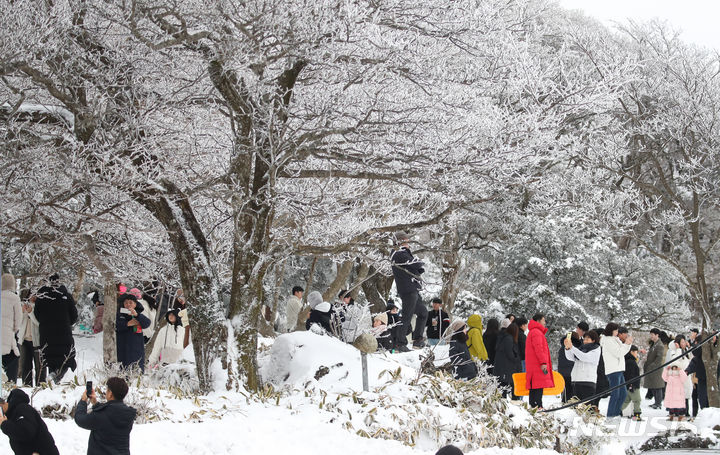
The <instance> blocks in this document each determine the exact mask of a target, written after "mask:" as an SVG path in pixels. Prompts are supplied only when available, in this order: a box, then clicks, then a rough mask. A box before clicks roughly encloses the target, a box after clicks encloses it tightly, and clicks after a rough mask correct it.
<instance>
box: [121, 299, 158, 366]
mask: <svg viewBox="0 0 720 455" xmlns="http://www.w3.org/2000/svg"><path fill="white" fill-rule="evenodd" d="M142 312H143V306H142V305H141V304H140V303H138V301H137V298H136V297H135V296H134V295H132V294H123V295H121V296H120V297H118V312H117V316H116V317H117V321H116V323H115V330H116V332H117V358H118V362H120V363H122V365H123V367H125V368H130V367H133V366H137V367H139V368H140V370H141V371H143V372H144V371H145V340H144V338H143V329H145V328H147V327H149V326H150V319H148V318H147V317H146V316H145V315H144V314H142Z"/></svg>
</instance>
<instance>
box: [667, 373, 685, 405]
mask: <svg viewBox="0 0 720 455" xmlns="http://www.w3.org/2000/svg"><path fill="white" fill-rule="evenodd" d="M662 378H663V380H664V381H665V382H666V383H667V387H665V407H666V408H668V409H684V408H685V382H687V373H685V372H684V371H683V370H671V367H669V366H668V367H665V368H664V369H663V372H662Z"/></svg>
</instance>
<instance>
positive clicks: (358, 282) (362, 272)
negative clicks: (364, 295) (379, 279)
mask: <svg viewBox="0 0 720 455" xmlns="http://www.w3.org/2000/svg"><path fill="white" fill-rule="evenodd" d="M368 273H370V266H369V265H368V264H367V263H366V262H361V263H360V265H359V266H358V267H357V275H356V276H355V279H354V280H353V283H352V285H350V297H352V298H353V299H355V300H357V298H358V295H360V291H361V290H362V284H363V282H364V281H365V280H366V279H367V277H368Z"/></svg>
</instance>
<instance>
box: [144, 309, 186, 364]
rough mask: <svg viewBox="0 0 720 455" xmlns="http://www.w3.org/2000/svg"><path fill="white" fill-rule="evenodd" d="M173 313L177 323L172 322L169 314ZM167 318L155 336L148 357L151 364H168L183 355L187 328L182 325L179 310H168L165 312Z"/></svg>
mask: <svg viewBox="0 0 720 455" xmlns="http://www.w3.org/2000/svg"><path fill="white" fill-rule="evenodd" d="M171 313H172V314H174V315H175V323H171V322H170V318H169V315H170V314H171ZM165 320H166V321H167V324H165V325H164V326H163V327H162V328H161V329H160V330H159V331H158V334H157V337H155V344H154V345H153V349H152V352H151V353H150V358H149V359H148V364H150V365H154V364H156V363H159V364H163V365H167V364H170V363H175V362H177V361H178V360H180V357H182V353H183V350H184V347H183V346H184V345H183V340H184V338H185V330H184V329H183V328H182V326H181V322H180V316H178V310H170V311H168V312H167V313H166V314H165Z"/></svg>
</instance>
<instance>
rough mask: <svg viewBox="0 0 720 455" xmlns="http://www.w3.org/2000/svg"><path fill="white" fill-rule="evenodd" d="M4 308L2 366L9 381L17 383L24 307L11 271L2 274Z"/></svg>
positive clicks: (0, 315)
mask: <svg viewBox="0 0 720 455" xmlns="http://www.w3.org/2000/svg"><path fill="white" fill-rule="evenodd" d="M0 299H2V308H0V319H1V321H0V322H1V323H2V349H1V350H0V353H2V366H3V370H4V371H5V375H6V376H7V379H8V381H11V382H13V383H15V381H17V374H18V359H19V358H20V349H18V344H17V339H16V338H15V336H16V334H17V332H18V330H20V322H21V320H22V309H21V308H20V297H18V295H17V294H16V293H15V277H14V276H13V275H11V274H9V273H4V274H3V275H2V295H1V296H0Z"/></svg>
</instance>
